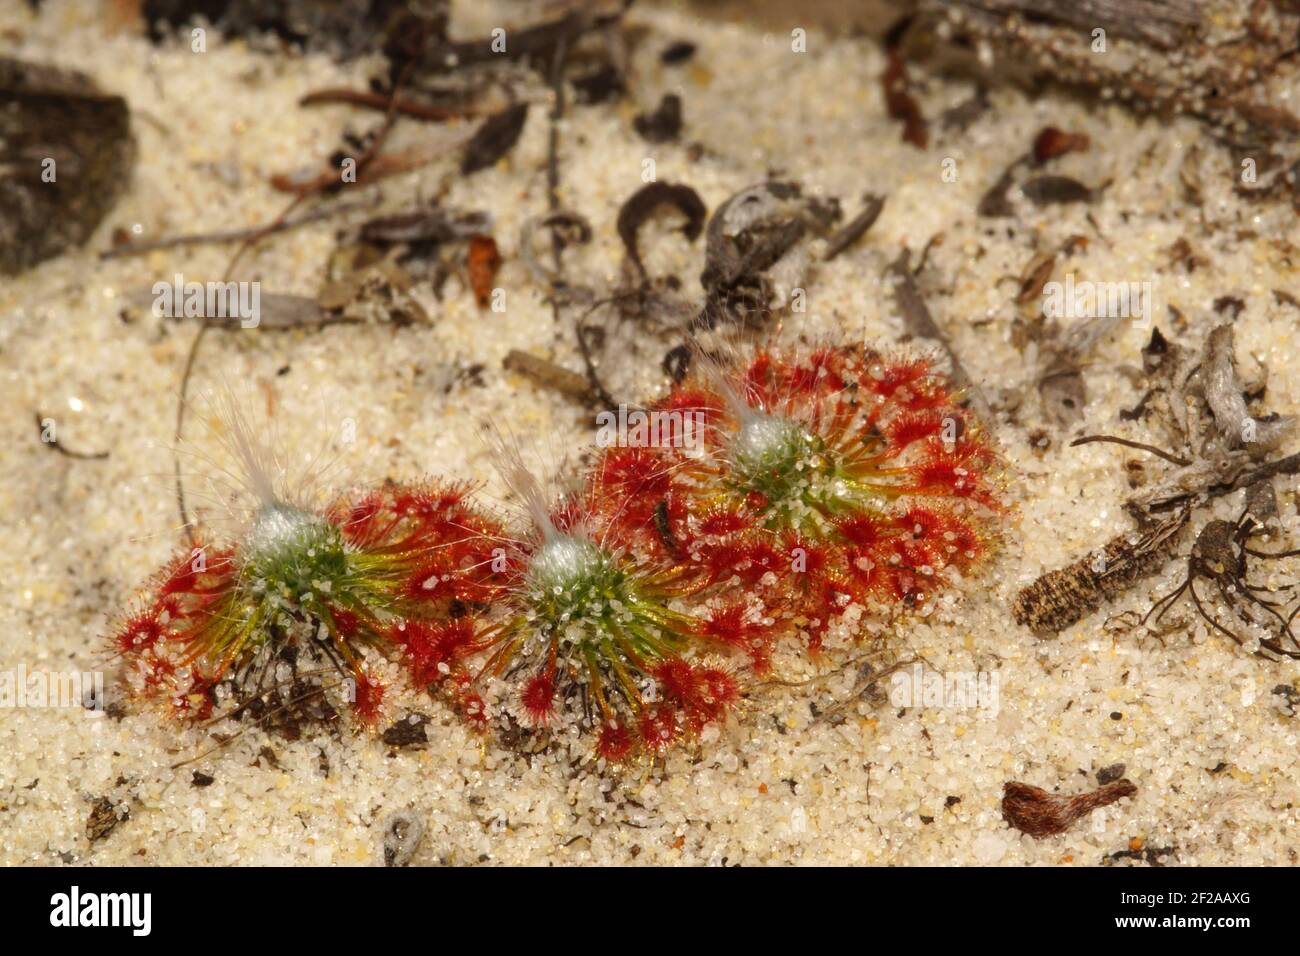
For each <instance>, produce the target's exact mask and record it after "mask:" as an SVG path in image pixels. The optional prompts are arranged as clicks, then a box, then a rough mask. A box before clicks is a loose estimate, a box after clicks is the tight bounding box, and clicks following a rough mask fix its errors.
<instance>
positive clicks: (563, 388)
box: [502, 349, 591, 399]
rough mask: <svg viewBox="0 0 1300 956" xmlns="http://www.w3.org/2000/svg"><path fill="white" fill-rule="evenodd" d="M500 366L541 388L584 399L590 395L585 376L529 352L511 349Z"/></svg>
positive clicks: (589, 386)
mask: <svg viewBox="0 0 1300 956" xmlns="http://www.w3.org/2000/svg"><path fill="white" fill-rule="evenodd" d="M502 367H504V368H505V370H506V371H507V372H518V373H519V374H520V375H522V376H524V377H525V378H527V379H530V380H531V381H532V382H534V383H535V384H537V385H541V386H542V387H543V388H549V389H552V390H554V391H557V392H559V393H561V394H562V395H568V396H569V397H571V398H584V399H585V398H587V397H589V396H590V395H591V385H590V383H589V382H588V381H587V380H586V378H584V377H583V376H581V375H579V374H578V373H577V372H573V371H570V370H569V369H567V368H565V367H564V366H562V365H556V364H555V363H554V362H551V361H548V360H547V359H544V358H541V357H539V356H536V355H533V354H531V353H529V352H522V351H520V350H519V349H511V350H510V354H509V355H507V356H506V357H505V361H504V362H502Z"/></svg>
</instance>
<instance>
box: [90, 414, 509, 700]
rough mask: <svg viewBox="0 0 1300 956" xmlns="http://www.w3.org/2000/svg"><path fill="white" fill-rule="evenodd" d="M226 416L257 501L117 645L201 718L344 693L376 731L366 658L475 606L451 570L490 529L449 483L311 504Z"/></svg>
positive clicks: (193, 552)
mask: <svg viewBox="0 0 1300 956" xmlns="http://www.w3.org/2000/svg"><path fill="white" fill-rule="evenodd" d="M226 411H227V414H226V415H225V421H224V427H225V429H226V433H225V435H224V436H223V440H224V443H225V444H226V445H227V446H228V448H229V450H230V451H231V452H233V456H234V458H235V459H236V460H237V462H238V464H239V467H240V471H241V472H242V474H241V476H240V478H241V483H243V484H244V485H245V486H246V488H247V490H248V491H250V492H251V493H252V495H253V499H254V505H253V507H252V509H251V513H250V514H249V515H248V516H247V518H246V520H245V522H244V527H243V529H242V534H241V535H240V536H239V538H238V540H236V541H233V542H226V543H222V542H207V543H204V542H202V541H196V542H195V545H194V547H192V548H188V549H186V550H185V551H184V552H183V553H181V554H180V555H178V556H177V557H176V558H175V559H174V560H173V561H171V562H170V563H169V564H168V565H167V566H166V567H165V568H164V569H163V570H162V571H161V572H160V573H159V574H158V575H157V576H156V577H155V579H154V580H153V581H152V583H151V584H150V585H149V586H148V587H147V588H146V591H145V594H144V595H143V596H142V598H141V599H140V601H139V603H138V604H137V606H136V608H135V609H134V610H133V611H132V612H131V613H129V614H128V615H127V616H126V618H125V620H124V621H122V623H121V625H120V627H119V628H118V630H117V632H116V634H115V635H114V637H113V644H114V647H115V649H116V651H118V652H119V653H120V654H121V655H122V656H123V657H124V658H125V660H126V662H127V665H128V666H127V672H126V680H127V682H128V685H129V686H130V688H131V689H132V690H133V691H134V692H135V693H137V694H138V695H139V696H141V697H143V698H147V699H155V700H159V701H162V702H164V703H165V704H166V705H167V707H168V708H169V710H170V711H171V712H172V713H174V714H176V715H177V716H182V717H190V718H196V719H201V718H205V717H207V716H209V715H211V714H212V713H213V712H214V708H216V707H219V706H221V707H223V709H224V705H227V704H228V705H233V707H234V708H235V710H236V711H238V710H242V709H244V708H246V707H257V708H260V707H261V706H262V705H264V704H265V703H266V702H267V701H268V700H275V701H279V702H281V703H284V702H288V701H290V700H292V699H296V698H299V697H300V696H301V695H304V694H306V695H320V694H323V693H325V692H326V691H327V690H335V691H337V693H335V694H333V695H332V696H334V697H336V698H337V699H338V700H339V701H340V702H342V703H345V704H347V705H350V707H351V709H352V710H353V711H354V713H355V714H356V716H357V717H359V718H360V719H361V720H362V721H364V722H374V721H375V720H376V719H377V718H378V716H379V713H380V707H381V704H382V700H383V695H384V691H385V686H384V685H383V684H382V683H381V682H380V681H379V680H377V679H376V678H374V677H372V676H371V675H370V673H369V671H368V668H367V663H366V657H367V652H369V651H372V650H373V651H376V652H379V653H381V654H385V655H389V656H391V655H393V654H394V653H395V652H396V651H397V650H398V649H399V648H400V647H401V645H402V644H404V643H405V637H406V634H407V633H408V631H409V628H410V626H411V625H412V622H414V621H416V620H419V619H422V618H426V617H432V616H434V615H445V614H446V609H447V607H448V606H450V605H451V604H453V603H454V602H456V601H459V600H474V599H475V598H476V597H477V596H478V595H477V594H476V593H474V592H473V591H472V590H471V587H472V582H471V581H469V579H465V580H462V579H460V578H459V577H457V578H455V579H452V578H451V577H450V576H448V575H446V574H445V573H444V572H445V570H446V569H447V568H448V567H449V566H458V565H459V564H461V563H464V562H473V561H476V560H478V555H477V554H476V553H475V548H477V547H479V546H480V545H482V544H483V542H484V541H485V540H486V538H485V533H486V532H488V531H489V530H490V529H489V525H488V523H487V522H486V520H485V519H482V518H480V517H479V516H477V515H475V514H473V513H472V512H471V511H470V510H469V509H468V508H467V507H466V506H465V504H464V498H465V492H466V489H465V488H463V487H461V486H455V485H449V484H439V483H429V484H422V485H413V486H396V485H393V486H385V487H383V488H381V489H379V490H373V491H363V492H358V493H354V494H350V495H345V496H343V497H340V498H339V499H338V500H336V501H335V502H334V503H333V504H331V505H329V506H327V507H324V508H314V507H312V506H311V505H310V504H308V503H306V502H305V501H302V500H299V496H296V495H294V494H292V493H290V492H289V491H287V490H286V489H285V488H283V487H282V485H283V484H284V482H283V481H282V474H283V473H282V471H281V470H280V469H278V468H277V467H276V466H275V463H274V456H273V453H272V452H271V450H269V449H267V448H266V447H265V445H264V444H262V443H261V442H259V440H258V439H257V438H256V437H255V436H254V435H253V433H252V431H251V429H250V428H249V427H248V425H247V423H246V422H245V421H244V420H243V419H242V417H240V415H239V414H238V413H237V412H236V411H235V410H234V408H233V406H232V407H229V408H227V409H226ZM322 675H324V679H322ZM331 678H332V679H331Z"/></svg>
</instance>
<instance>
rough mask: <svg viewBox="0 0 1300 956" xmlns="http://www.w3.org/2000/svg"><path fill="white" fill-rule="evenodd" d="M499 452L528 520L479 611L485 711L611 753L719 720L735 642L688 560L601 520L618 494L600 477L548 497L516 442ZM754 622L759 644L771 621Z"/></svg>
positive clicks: (623, 755) (659, 744) (730, 683)
mask: <svg viewBox="0 0 1300 956" xmlns="http://www.w3.org/2000/svg"><path fill="white" fill-rule="evenodd" d="M500 457H501V458H502V463H501V466H502V471H503V475H504V477H505V479H506V481H507V483H508V484H509V485H510V486H511V487H512V489H513V490H514V491H515V493H516V494H517V495H518V496H519V498H520V499H521V500H522V501H523V503H524V506H525V508H524V510H525V511H526V514H527V524H528V528H527V530H525V531H524V532H523V533H522V534H521V535H520V536H519V537H518V539H516V540H514V541H512V542H511V543H510V546H509V548H510V556H509V559H508V562H507V564H508V566H509V567H510V569H511V571H510V574H511V580H510V583H509V585H508V586H507V587H505V588H503V589H502V590H501V591H500V593H499V595H498V597H497V599H496V600H495V601H494V602H493V603H492V604H491V606H489V607H488V608H487V609H486V611H485V612H484V613H483V614H482V615H481V616H479V617H477V619H476V621H475V628H474V647H475V651H476V653H477V654H478V655H479V656H478V658H477V660H476V663H475V664H474V665H472V667H471V673H472V675H473V677H472V680H473V684H474V687H475V688H476V689H482V690H483V691H484V692H485V694H486V695H487V696H488V698H489V705H490V706H491V708H492V713H491V714H490V715H489V721H490V722H492V723H496V724H498V725H506V726H508V725H510V724H512V723H514V724H522V725H524V726H530V727H537V728H547V729H548V730H550V731H551V732H552V733H554V734H555V735H557V736H560V737H564V736H569V735H582V736H585V737H588V738H590V740H591V743H590V744H589V745H586V746H589V747H591V748H592V749H594V751H595V753H596V754H597V755H598V756H600V757H603V758H606V759H608V760H610V761H613V762H618V761H622V760H624V759H627V758H630V757H632V756H634V755H635V754H637V753H644V752H649V753H658V752H662V751H664V750H665V749H667V748H668V747H669V746H670V745H672V744H674V743H677V742H679V741H682V740H686V739H690V738H693V737H695V736H697V735H698V734H699V733H700V732H701V731H702V730H703V729H704V728H705V727H706V726H708V725H710V724H713V723H716V722H719V721H722V720H723V719H724V718H725V717H726V715H727V713H728V712H729V711H730V709H731V708H732V707H733V705H734V704H735V702H736V700H737V698H738V695H739V687H738V683H737V678H736V676H735V674H734V671H733V668H732V666H730V663H729V661H728V658H730V657H731V656H732V655H731V653H730V652H731V650H732V649H731V648H729V647H727V646H725V645H724V644H721V643H719V642H717V641H715V640H713V639H711V638H710V637H709V635H708V633H707V628H708V615H707V613H706V612H705V611H704V601H703V600H702V599H700V598H699V596H698V595H695V594H694V592H695V591H696V590H697V587H696V582H695V581H694V580H693V579H692V577H691V576H690V575H689V574H686V573H683V572H684V571H687V570H689V569H684V568H682V567H681V566H679V564H678V563H677V562H675V561H672V560H664V559H662V558H659V557H658V556H656V555H654V554H652V553H650V552H648V551H647V550H646V549H645V548H643V547H641V546H639V545H637V544H636V543H635V542H633V541H632V540H631V539H630V538H629V537H628V536H626V535H624V534H622V533H621V526H620V524H619V523H618V522H614V521H610V520H608V515H609V513H610V511H611V509H612V510H617V505H616V503H613V502H612V501H611V499H610V497H609V490H608V488H606V487H605V486H604V485H603V483H602V482H601V481H600V478H599V476H596V477H595V478H593V479H591V480H590V481H589V482H588V484H587V486H586V487H584V488H583V489H582V491H581V492H579V493H577V494H574V495H572V496H569V497H567V498H562V499H561V500H560V502H559V504H558V505H556V506H552V505H551V503H550V502H549V501H548V500H547V496H546V495H545V494H544V493H543V492H542V490H541V489H540V488H539V487H538V483H537V482H536V480H535V479H534V478H533V477H532V476H531V474H529V472H528V471H527V469H526V468H525V466H524V464H523V462H522V459H521V458H520V456H519V455H518V453H517V451H516V452H511V451H503V453H502V454H501V456H500ZM596 502H600V505H599V506H597V504H596ZM692 597H694V598H696V600H695V601H694V602H689V601H687V599H688V598H692ZM751 630H752V635H751V636H752V639H753V641H754V642H755V644H756V645H757V644H759V643H761V642H762V640H763V637H762V634H761V632H762V631H764V630H765V625H764V624H763V623H762V622H760V621H755V622H753V623H752V625H751Z"/></svg>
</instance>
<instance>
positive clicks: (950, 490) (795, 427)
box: [600, 346, 998, 648]
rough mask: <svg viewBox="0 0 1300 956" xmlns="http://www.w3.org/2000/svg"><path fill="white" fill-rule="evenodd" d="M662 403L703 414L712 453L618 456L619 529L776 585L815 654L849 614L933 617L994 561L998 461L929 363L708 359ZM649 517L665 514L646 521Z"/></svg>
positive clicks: (614, 463)
mask: <svg viewBox="0 0 1300 956" xmlns="http://www.w3.org/2000/svg"><path fill="white" fill-rule="evenodd" d="M704 364H705V368H704V371H703V372H702V374H699V375H695V376H693V377H688V378H687V379H686V380H685V381H683V382H682V383H681V384H679V385H677V386H676V387H675V388H673V389H672V391H671V392H670V393H669V394H668V395H667V396H666V397H665V398H664V399H663V400H661V401H660V402H659V403H658V404H657V405H656V406H655V408H656V409H657V410H659V411H663V412H668V413H673V412H685V411H686V410H693V411H697V412H698V411H703V413H704V418H705V423H706V425H705V440H704V442H703V446H704V447H703V450H702V452H701V451H697V450H694V449H688V448H683V447H673V446H668V447H663V448H656V449H652V450H649V451H644V450H640V449H638V450H635V451H631V450H628V449H614V450H611V451H610V452H609V453H607V454H606V456H605V458H604V460H603V461H602V463H601V465H600V468H601V470H602V473H603V474H605V475H608V476H613V480H614V481H616V482H617V483H618V484H619V485H620V486H621V487H622V488H623V489H625V491H626V493H627V494H628V495H629V497H631V498H632V499H634V500H635V501H636V502H637V504H636V505H635V506H633V507H630V508H628V509H626V510H625V511H624V513H623V515H622V516H621V518H620V520H621V521H623V522H624V523H626V524H628V525H630V526H633V527H635V528H636V529H639V530H640V532H641V533H642V534H643V536H644V538H645V540H647V541H648V542H649V543H650V544H651V546H652V547H655V548H657V549H658V551H659V552H660V553H661V554H664V555H671V556H674V557H676V558H677V559H679V560H682V561H684V562H686V563H688V564H690V565H691V566H692V567H694V568H695V569H696V570H695V573H696V575H697V577H698V578H700V579H701V580H702V581H707V582H711V583H722V582H728V581H730V582H733V583H735V584H738V585H743V586H744V587H745V588H746V589H749V588H753V587H754V586H756V585H758V584H760V583H762V582H764V581H767V582H769V583H771V582H773V581H774V580H777V581H779V582H780V583H781V588H780V589H779V592H778V593H779V598H778V603H777V604H776V605H775V606H773V605H770V604H769V606H768V608H767V609H766V611H765V612H764V613H765V614H766V615H767V616H773V615H780V616H783V617H784V618H785V619H786V620H787V621H788V622H789V623H790V624H791V625H793V626H794V627H796V628H797V629H799V630H800V631H801V632H802V633H804V634H805V636H806V638H807V639H808V641H809V642H810V644H811V646H812V647H813V648H816V647H818V646H820V644H821V642H822V640H823V637H824V635H825V633H826V631H827V629H828V627H829V626H830V624H831V623H832V621H833V620H834V619H835V618H836V617H838V616H839V615H840V614H841V613H842V612H843V611H844V610H845V609H846V608H848V607H849V606H851V605H856V606H860V607H868V606H871V605H876V606H879V607H886V608H889V607H896V608H900V609H908V610H913V609H919V608H922V607H923V605H924V603H925V601H926V600H927V598H928V597H929V596H930V595H931V594H933V593H934V591H935V590H936V589H938V588H939V587H941V586H942V585H943V584H944V582H945V581H946V580H948V579H950V577H951V575H952V574H953V573H954V572H957V573H965V572H967V571H969V570H971V569H972V568H974V567H975V566H976V565H977V564H978V563H979V562H980V561H981V559H982V558H984V557H985V556H986V554H987V553H988V551H989V548H990V545H991V543H992V537H993V523H992V522H991V521H990V518H991V517H992V515H993V513H994V512H996V510H997V509H998V501H997V493H996V488H995V485H994V482H993V480H992V477H991V472H992V470H993V469H994V467H995V465H996V455H995V453H994V452H993V450H992V448H991V446H990V445H989V442H988V439H987V437H986V435H985V433H984V431H983V430H982V428H981V426H980V424H979V423H978V422H977V421H976V420H975V418H974V417H973V416H972V415H971V414H970V413H969V412H967V411H966V410H965V409H964V408H962V407H961V406H960V405H959V404H958V400H957V396H955V395H954V394H953V392H952V390H951V389H950V387H949V386H948V384H947V382H946V380H945V379H944V378H943V377H942V375H940V374H939V373H938V372H937V371H936V370H935V369H934V367H933V366H932V364H931V363H930V361H929V360H927V359H926V358H923V357H920V356H912V355H907V354H901V353H900V354H889V353H885V352H881V351H877V350H874V349H869V348H862V347H858V346H827V347H823V348H819V349H816V350H813V351H810V352H808V353H806V354H783V353H780V352H777V351H775V350H771V349H764V350H760V351H759V352H758V353H757V354H756V355H755V356H754V357H753V358H752V359H751V360H750V361H748V362H746V363H737V364H735V365H733V366H719V365H717V364H710V363H704ZM648 516H653V517H654V520H653V521H651V520H647V518H648Z"/></svg>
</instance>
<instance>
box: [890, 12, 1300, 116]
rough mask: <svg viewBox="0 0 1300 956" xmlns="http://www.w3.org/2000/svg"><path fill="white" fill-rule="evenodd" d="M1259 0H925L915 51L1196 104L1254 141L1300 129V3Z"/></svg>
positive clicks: (992, 77)
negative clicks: (1297, 106)
mask: <svg viewBox="0 0 1300 956" xmlns="http://www.w3.org/2000/svg"><path fill="white" fill-rule="evenodd" d="M903 6H904V8H910V7H911V5H910V4H904V5H903ZM1256 6H1263V7H1264V8H1266V10H1265V12H1264V13H1263V14H1262V15H1261V14H1260V13H1259V12H1257V11H1256V10H1255V8H1254V6H1249V5H1243V4H1241V3H1240V2H1239V0H1205V2H1193V0H1123V2H1121V0H920V3H919V6H918V7H917V9H918V11H919V12H918V15H917V17H916V19H915V22H914V24H913V26H912V28H911V29H910V30H909V31H908V35H907V39H906V44H905V54H906V56H907V58H908V60H909V61H916V60H921V59H928V60H930V65H931V66H932V67H934V68H936V69H940V70H945V71H958V72H963V73H967V74H970V75H973V76H976V77H978V78H979V80H980V81H981V82H995V81H996V82H1007V81H1008V80H1010V81H1011V82H1015V83H1019V84H1021V85H1024V86H1027V87H1030V86H1034V85H1036V84H1038V83H1039V82H1041V81H1047V82H1049V83H1053V84H1056V85H1061V86H1065V87H1067V88H1070V89H1072V90H1075V91H1079V92H1083V93H1086V94H1089V95H1092V96H1094V97H1097V98H1101V97H1103V96H1106V97H1108V98H1109V97H1114V98H1115V99H1117V100H1118V101H1119V102H1121V103H1124V104H1127V105H1129V106H1130V107H1132V108H1135V109H1137V110H1140V111H1143V112H1158V113H1170V112H1172V113H1186V114H1189V115H1192V116H1196V117H1198V118H1200V119H1203V120H1206V121H1208V122H1211V123H1213V124H1215V125H1216V126H1219V127H1221V128H1224V129H1227V130H1229V131H1231V132H1232V133H1233V134H1234V135H1235V136H1238V137H1241V138H1243V141H1244V140H1247V139H1253V138H1258V139H1260V140H1264V141H1273V140H1287V139H1290V138H1293V137H1294V134H1295V133H1297V132H1300V114H1297V112H1296V111H1295V110H1294V109H1292V108H1291V107H1289V106H1287V105H1286V103H1287V97H1286V96H1284V95H1282V94H1284V93H1285V92H1286V91H1288V90H1290V89H1293V88H1294V86H1295V83H1296V82H1297V79H1300V63H1298V62H1297V60H1296V58H1295V57H1294V56H1293V55H1292V53H1293V50H1294V47H1295V37H1296V35H1297V33H1298V32H1300V7H1298V5H1297V4H1295V3H1294V2H1291V0H1261V3H1260V4H1258V5H1256ZM1268 8H1271V9H1268ZM1099 30H1101V31H1105V34H1104V37H1103V36H1101V35H1100V34H1098V33H1097V32H1096V31H1099ZM1103 44H1104V45H1103ZM978 50H986V51H991V52H992V54H993V55H992V57H991V58H988V57H984V58H981V57H980V56H978V55H977V54H976V52H975V51H978Z"/></svg>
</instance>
